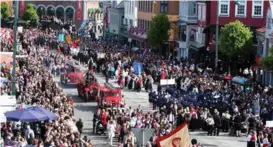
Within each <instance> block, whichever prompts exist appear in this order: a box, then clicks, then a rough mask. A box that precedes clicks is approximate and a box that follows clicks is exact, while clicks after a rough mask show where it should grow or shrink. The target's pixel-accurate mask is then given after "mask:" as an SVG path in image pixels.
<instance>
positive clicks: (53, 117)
mask: <svg viewBox="0 0 273 147" xmlns="http://www.w3.org/2000/svg"><path fill="white" fill-rule="evenodd" d="M27 109H31V110H33V111H36V112H39V113H41V114H43V115H45V116H46V117H47V119H48V120H56V119H57V116H56V114H54V113H53V112H51V111H49V110H47V109H45V108H43V107H39V106H33V107H29V108H27Z"/></svg>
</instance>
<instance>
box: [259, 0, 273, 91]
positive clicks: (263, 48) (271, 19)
mask: <svg viewBox="0 0 273 147" xmlns="http://www.w3.org/2000/svg"><path fill="white" fill-rule="evenodd" d="M264 10H265V11H266V16H265V17H266V21H265V22H266V25H265V26H264V27H261V28H259V29H257V30H256V32H257V40H258V41H257V54H256V64H257V70H256V80H258V81H260V82H261V83H262V84H263V85H271V86H272V85H273V79H272V78H273V75H272V71H267V70H266V69H263V68H262V66H261V59H262V57H266V56H268V55H269V49H270V48H271V47H273V2H272V1H270V5H269V8H268V9H264Z"/></svg>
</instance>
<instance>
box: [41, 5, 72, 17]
mask: <svg viewBox="0 0 273 147" xmlns="http://www.w3.org/2000/svg"><path fill="white" fill-rule="evenodd" d="M36 9H37V14H38V15H39V16H40V17H41V16H43V15H48V16H56V17H57V18H58V19H64V16H65V15H66V20H73V18H74V13H75V12H74V10H73V9H72V8H70V7H68V8H67V9H66V10H65V9H64V8H63V7H58V8H57V9H56V10H55V7H52V6H50V7H48V8H46V7H44V6H39V7H37V8H36Z"/></svg>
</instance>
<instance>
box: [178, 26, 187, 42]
mask: <svg viewBox="0 0 273 147" xmlns="http://www.w3.org/2000/svg"><path fill="white" fill-rule="evenodd" d="M186 34H187V28H186V26H185V25H183V26H180V28H179V39H180V40H181V41H183V42H185V41H186V39H187V35H186Z"/></svg>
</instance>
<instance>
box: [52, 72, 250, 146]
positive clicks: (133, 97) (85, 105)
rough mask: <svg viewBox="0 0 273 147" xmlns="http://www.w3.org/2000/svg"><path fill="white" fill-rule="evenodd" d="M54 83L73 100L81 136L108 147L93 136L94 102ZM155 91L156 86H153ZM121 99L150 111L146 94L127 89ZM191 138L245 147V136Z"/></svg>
mask: <svg viewBox="0 0 273 147" xmlns="http://www.w3.org/2000/svg"><path fill="white" fill-rule="evenodd" d="M95 76H96V78H97V80H98V82H99V83H100V84H104V83H105V78H104V77H103V76H102V75H101V74H96V75H95ZM55 81H56V82H57V83H59V85H60V86H61V87H62V88H63V90H64V91H65V93H66V94H67V95H68V96H71V97H72V98H73V100H74V107H75V118H76V119H77V120H78V119H79V118H81V119H82V121H83V124H84V128H83V134H82V136H85V135H86V136H87V137H88V138H90V139H91V141H92V143H93V145H94V146H95V147H108V146H110V145H108V141H107V136H106V135H101V136H98V135H95V134H93V129H92V128H93V127H92V126H93V124H92V123H93V122H92V120H93V113H94V112H95V110H96V109H97V103H96V102H84V101H83V100H82V99H81V98H79V97H78V92H77V89H76V87H75V86H65V85H62V84H61V83H60V80H59V77H56V78H55ZM114 82H115V80H110V83H114ZM154 89H156V86H154ZM122 95H123V96H124V97H123V99H124V100H125V102H126V104H127V105H128V106H131V107H133V108H136V107H138V106H139V105H140V106H141V107H142V109H143V110H144V111H150V110H152V106H151V104H150V103H149V101H148V93H146V92H144V91H141V92H134V91H130V90H128V89H126V88H125V89H124V90H123V91H122ZM191 138H195V139H197V140H198V142H200V143H201V144H202V145H203V147H246V136H243V137H240V138H237V137H231V136H228V134H224V133H221V134H220V136H207V135H206V132H203V131H197V132H191ZM114 146H117V141H116V140H115V141H114Z"/></svg>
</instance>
